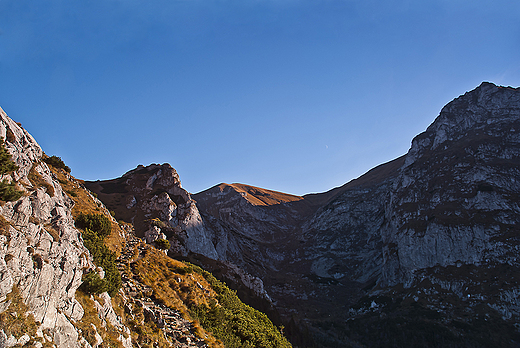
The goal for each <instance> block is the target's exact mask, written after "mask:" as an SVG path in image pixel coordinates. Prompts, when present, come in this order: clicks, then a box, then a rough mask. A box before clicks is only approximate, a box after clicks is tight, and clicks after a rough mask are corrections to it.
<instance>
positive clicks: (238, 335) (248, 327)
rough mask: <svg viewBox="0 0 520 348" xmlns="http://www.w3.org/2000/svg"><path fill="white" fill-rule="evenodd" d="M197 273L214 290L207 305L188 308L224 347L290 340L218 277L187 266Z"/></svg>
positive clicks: (265, 346)
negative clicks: (211, 299) (213, 296)
mask: <svg viewBox="0 0 520 348" xmlns="http://www.w3.org/2000/svg"><path fill="white" fill-rule="evenodd" d="M191 267H193V270H194V271H195V272H197V273H199V274H201V275H202V276H203V277H204V278H205V279H206V280H207V281H208V283H210V284H211V287H212V288H213V290H215V292H216V293H217V301H218V303H217V302H216V301H213V302H211V304H210V306H209V307H208V306H206V305H198V306H193V307H192V308H190V313H191V314H192V316H194V317H195V318H197V319H198V320H199V321H200V324H201V325H202V327H203V328H204V329H206V330H208V331H210V332H211V333H212V334H213V335H214V336H215V337H216V338H218V339H220V340H222V342H224V344H225V346H226V347H227V348H239V347H241V348H242V347H255V348H283V347H286V348H289V347H292V346H291V344H290V343H289V342H288V341H287V339H286V338H285V337H283V335H282V333H281V332H280V331H279V330H278V328H277V327H276V326H275V325H274V324H273V323H272V322H271V320H269V318H268V317H267V315H265V314H264V313H262V312H260V311H258V310H256V309H254V308H252V307H250V306H248V305H246V304H245V303H243V302H242V301H240V299H239V298H238V297H237V295H236V293H235V292H234V291H232V290H231V289H229V288H228V287H227V286H226V285H224V284H223V283H221V282H220V281H218V280H217V279H216V278H215V277H214V276H213V275H212V274H211V273H209V272H207V271H204V270H203V269H201V268H200V267H197V266H193V265H192V266H191Z"/></svg>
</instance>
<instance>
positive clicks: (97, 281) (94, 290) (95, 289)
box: [80, 271, 108, 294]
mask: <svg viewBox="0 0 520 348" xmlns="http://www.w3.org/2000/svg"><path fill="white" fill-rule="evenodd" d="M82 280H83V283H82V284H81V286H80V289H81V290H82V291H84V292H86V293H87V294H100V293H102V292H105V291H108V284H107V282H106V281H105V280H104V279H101V277H100V276H99V274H98V273H97V272H95V271H91V272H89V273H87V274H85V275H84V276H83V279H82Z"/></svg>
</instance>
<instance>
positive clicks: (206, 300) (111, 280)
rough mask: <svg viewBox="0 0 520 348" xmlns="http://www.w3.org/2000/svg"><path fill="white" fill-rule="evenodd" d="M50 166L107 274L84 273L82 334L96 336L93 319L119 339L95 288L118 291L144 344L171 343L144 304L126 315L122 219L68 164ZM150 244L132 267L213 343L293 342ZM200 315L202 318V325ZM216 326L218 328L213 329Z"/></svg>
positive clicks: (220, 346)
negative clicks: (99, 308) (99, 310)
mask: <svg viewBox="0 0 520 348" xmlns="http://www.w3.org/2000/svg"><path fill="white" fill-rule="evenodd" d="M50 169H51V171H52V172H53V173H54V175H55V176H56V177H57V179H58V181H59V182H60V184H61V186H62V188H63V190H64V191H65V192H67V194H68V195H69V196H70V198H71V199H73V201H74V203H75V205H74V208H73V211H72V213H73V216H74V217H75V221H76V226H77V227H78V228H81V229H82V234H83V240H84V244H85V246H86V247H87V248H88V249H89V251H90V252H91V254H92V255H93V258H94V263H95V264H96V265H97V266H101V267H102V268H103V269H104V271H105V278H104V279H100V277H99V275H98V273H97V272H90V273H88V274H87V275H85V277H84V279H83V280H84V284H83V285H82V287H81V288H80V290H81V291H78V292H77V293H76V297H77V299H78V300H79V301H80V303H81V304H82V306H83V308H84V309H85V316H84V318H83V319H82V320H81V322H78V323H77V324H76V326H77V327H78V328H81V329H82V332H83V334H82V335H83V336H84V337H86V338H87V340H88V341H89V342H92V343H93V342H94V341H93V340H94V336H93V334H94V331H93V330H92V327H91V324H94V325H95V326H96V327H97V328H98V330H97V331H98V332H99V333H100V334H101V336H102V337H103V339H104V340H105V342H106V343H107V344H109V345H114V346H118V345H119V343H118V342H116V341H115V340H114V339H113V338H114V337H115V336H114V337H113V335H112V334H111V329H110V327H107V328H100V324H99V318H97V315H96V313H95V311H93V310H91V308H94V307H93V303H92V299H91V298H90V297H89V296H88V294H94V298H95V297H96V295H95V294H96V293H100V292H102V291H108V292H109V293H111V294H112V295H113V304H114V310H115V311H116V313H118V315H120V316H121V317H123V318H125V320H124V321H125V323H126V325H127V326H128V327H129V328H130V329H131V331H132V337H133V339H136V340H137V341H136V342H139V344H141V346H143V347H147V346H150V347H152V346H153V344H154V342H155V344H157V346H158V347H163V346H164V347H168V343H167V342H166V341H165V339H164V335H163V334H162V333H161V330H160V329H159V328H158V327H157V326H156V325H155V324H154V323H153V321H150V320H144V322H141V320H139V318H141V317H142V316H143V315H144V313H141V312H142V308H138V307H136V308H134V309H133V311H132V316H127V314H126V313H125V311H124V310H123V307H122V303H123V300H122V298H121V297H120V295H119V293H117V289H119V287H120V286H121V278H120V275H119V272H118V270H117V268H115V260H116V255H117V254H118V253H119V252H120V250H121V249H122V245H123V243H124V240H123V239H122V237H121V236H122V235H124V233H125V232H123V231H121V227H120V226H119V225H118V224H116V223H115V222H113V221H110V219H109V214H110V213H109V212H108V210H106V209H105V208H104V206H103V205H102V204H101V203H100V202H99V201H97V199H95V198H94V197H93V196H92V195H91V194H90V193H89V192H88V191H87V190H85V189H84V187H83V185H82V183H81V181H78V180H76V179H75V178H73V177H72V176H71V175H70V174H68V172H66V171H65V170H62V169H63V168H61V169H60V168H57V167H55V166H53V165H51V166H50ZM157 246H158V247H159V248H161V247H163V248H165V247H167V244H166V243H164V242H161V241H159V242H158V245H157ZM148 250H149V251H148V252H147V253H146V255H145V256H144V257H143V258H141V259H138V260H135V261H134V262H133V263H132V264H131V265H129V266H128V268H129V270H131V272H133V273H134V275H135V276H137V277H138V278H139V279H140V280H141V281H142V282H143V283H144V284H147V285H148V286H150V287H151V288H152V289H153V295H152V297H153V298H154V299H155V300H156V301H159V302H161V303H163V304H165V305H167V306H168V307H170V308H173V309H177V310H179V311H180V312H181V313H182V314H183V316H184V317H185V318H186V319H188V320H190V321H192V322H193V324H194V328H195V331H196V334H197V335H198V336H199V337H202V338H204V340H205V341H206V343H207V344H208V345H209V346H210V347H212V348H224V347H290V344H289V343H288V342H287V340H286V339H285V338H284V337H283V335H282V334H281V333H280V331H279V330H278V329H277V328H276V327H275V326H274V325H273V324H272V323H271V322H270V321H269V319H268V318H267V316H265V315H264V314H262V313H260V312H258V311H256V310H254V309H253V308H251V307H249V306H246V305H245V304H243V303H242V302H240V300H239V299H238V297H236V295H235V293H234V292H233V291H231V290H229V289H228V288H227V287H226V286H225V285H224V284H222V283H220V282H218V281H217V280H216V279H215V278H213V277H212V276H211V275H210V274H209V273H207V272H205V271H203V270H202V269H200V268H198V267H195V266H192V265H186V264H184V263H182V262H180V261H177V260H173V259H171V258H169V257H168V256H166V255H165V254H164V253H163V252H160V251H159V250H157V249H155V248H153V247H151V246H150V247H149V249H148ZM112 266H113V267H112ZM206 278H207V279H206ZM214 289H215V290H214ZM217 307H222V309H217ZM139 310H141V312H139ZM197 318H200V320H201V322H203V323H202V325H201V324H199V320H197ZM141 319H142V318H141ZM221 319H223V320H222V321H221V322H219V321H220V320H221ZM139 323H141V324H139ZM212 331H214V334H211V332H212ZM114 333H115V331H114ZM140 338H142V340H139V339H140ZM154 338H155V339H156V340H154ZM148 341H149V342H148ZM268 341H269V342H268ZM146 342H148V343H150V344H148V343H146ZM112 343H113V344H112Z"/></svg>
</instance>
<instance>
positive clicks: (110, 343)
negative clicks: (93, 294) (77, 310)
mask: <svg viewBox="0 0 520 348" xmlns="http://www.w3.org/2000/svg"><path fill="white" fill-rule="evenodd" d="M76 299H77V300H78V302H79V303H80V304H81V307H83V310H84V311H85V313H84V314H83V318H82V319H81V320H80V321H77V322H75V323H74V325H75V327H76V328H78V329H80V330H81V335H82V336H83V337H84V338H85V339H86V340H87V341H88V343H90V344H91V345H92V346H93V345H94V344H95V343H96V337H95V334H96V331H97V332H98V334H99V335H100V336H101V338H102V339H103V347H123V345H122V344H121V342H120V341H118V337H119V335H120V333H119V332H118V331H117V330H116V329H115V328H114V327H112V325H110V323H108V322H107V325H106V326H105V327H104V326H103V324H102V322H101V319H99V316H98V313H97V309H96V308H95V307H94V301H92V299H91V298H90V296H89V295H87V294H85V293H83V292H82V291H76ZM96 300H97V301H98V302H99V303H103V302H102V300H101V299H99V298H96ZM92 324H93V325H95V327H96V329H94V327H93V326H92Z"/></svg>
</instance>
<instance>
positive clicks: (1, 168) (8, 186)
mask: <svg viewBox="0 0 520 348" xmlns="http://www.w3.org/2000/svg"><path fill="white" fill-rule="evenodd" d="M17 169H18V166H17V165H16V164H15V163H14V162H13V160H12V159H11V154H10V153H9V152H8V151H7V149H6V148H5V146H4V138H0V175H3V174H8V173H12V172H14V171H15V170H17ZM22 194H23V192H22V191H20V190H18V189H17V188H16V183H14V182H9V181H8V180H7V179H4V180H2V181H0V200H2V201H6V202H8V201H16V200H18V199H19V198H20V197H22Z"/></svg>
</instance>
